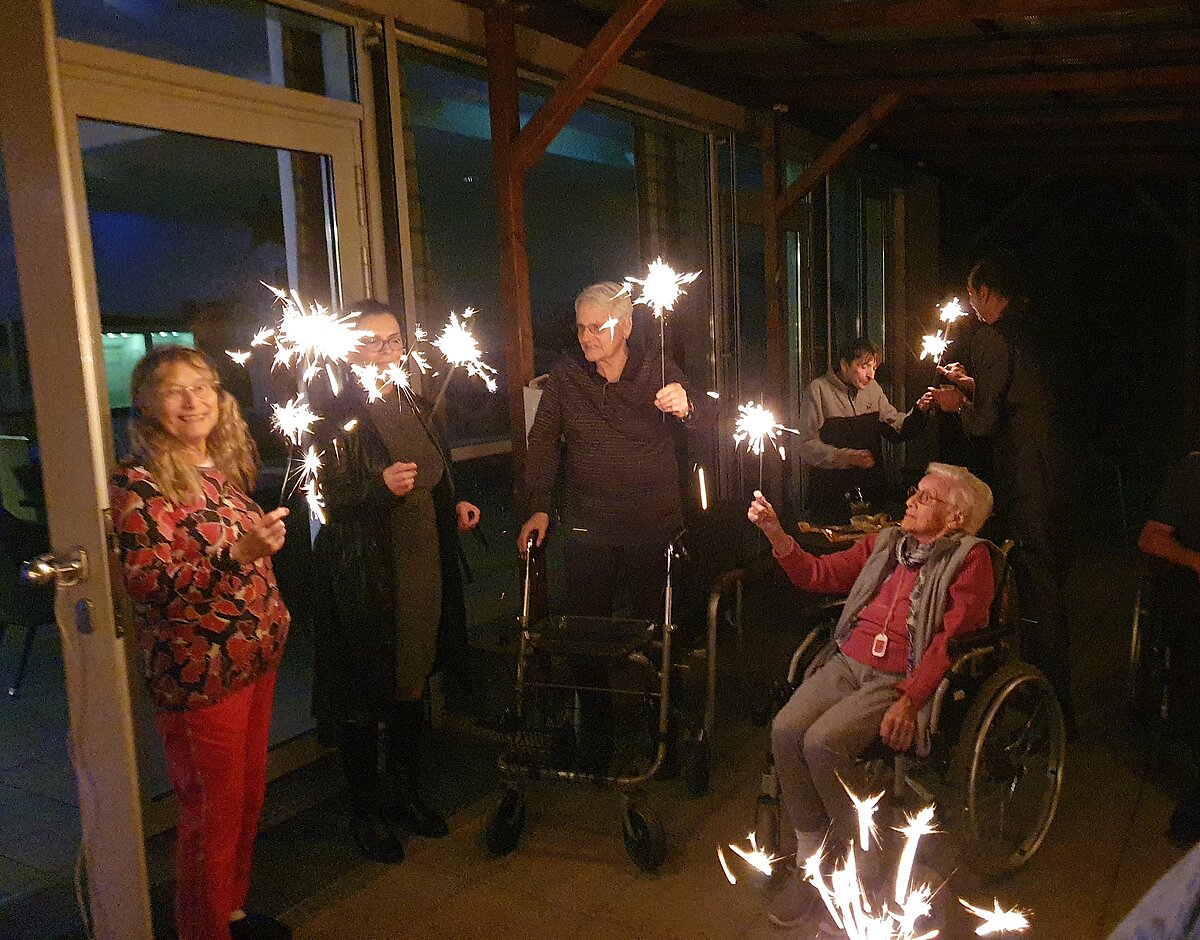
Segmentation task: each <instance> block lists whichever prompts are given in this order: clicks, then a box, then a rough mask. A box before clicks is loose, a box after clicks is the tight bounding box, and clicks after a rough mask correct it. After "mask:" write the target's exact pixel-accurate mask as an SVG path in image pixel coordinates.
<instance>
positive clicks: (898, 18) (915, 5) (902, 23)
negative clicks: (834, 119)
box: [662, 0, 1185, 40]
mask: <svg viewBox="0 0 1200 940" xmlns="http://www.w3.org/2000/svg"><path fill="white" fill-rule="evenodd" d="M1184 5H1185V4H1184V2H1183V0H892V2H886V3H877V2H872V0H844V2H843V0H832V2H829V0H827V2H818V3H812V4H806V5H805V6H803V7H802V8H800V9H795V10H792V11H789V12H787V13H751V12H741V13H708V14H703V15H690V16H679V17H675V18H673V19H671V20H669V21H668V22H666V23H665V24H662V25H663V27H664V31H665V33H666V34H667V35H668V36H669V37H670V38H671V39H674V40H685V39H695V38H699V37H704V36H713V35H720V36H768V35H773V34H783V33H801V34H803V33H827V32H833V31H835V30H855V29H912V28H929V27H938V26H951V25H967V24H970V25H974V24H975V23H976V21H994V22H1004V21H1014V20H1027V19H1030V18H1035V17H1042V16H1046V17H1064V16H1091V15H1097V14H1104V13H1120V12H1126V11H1131V10H1145V9H1158V8H1162V7H1181V8H1182V7H1184Z"/></svg>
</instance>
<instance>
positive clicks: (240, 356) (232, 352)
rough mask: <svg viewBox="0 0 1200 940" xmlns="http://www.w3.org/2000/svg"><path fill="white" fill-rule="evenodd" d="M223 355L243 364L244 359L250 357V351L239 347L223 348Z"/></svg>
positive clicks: (240, 364) (244, 362)
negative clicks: (244, 350)
mask: <svg viewBox="0 0 1200 940" xmlns="http://www.w3.org/2000/svg"><path fill="white" fill-rule="evenodd" d="M225 355H227V356H228V357H229V358H230V359H232V360H233V361H234V362H236V363H237V364H238V365H239V366H244V365H245V364H246V361H247V360H248V359H249V358H250V353H248V352H243V351H242V350H240V349H227V350H225Z"/></svg>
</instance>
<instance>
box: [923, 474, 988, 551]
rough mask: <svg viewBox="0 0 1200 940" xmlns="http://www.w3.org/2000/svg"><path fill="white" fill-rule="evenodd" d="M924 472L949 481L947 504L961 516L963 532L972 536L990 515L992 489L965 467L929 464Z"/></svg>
mask: <svg viewBox="0 0 1200 940" xmlns="http://www.w3.org/2000/svg"><path fill="white" fill-rule="evenodd" d="M925 472H926V473H927V474H930V475H932V476H938V477H945V478H946V479H947V480H949V481H950V498H949V502H950V505H952V506H953V507H954V508H955V509H957V510H958V511H959V512H961V513H962V515H963V530H964V531H965V532H966V533H967V534H968V535H974V534H975V533H976V532H978V531H979V530H980V529H982V528H983V524H984V523H985V522H987V518H988V516H990V515H991V514H992V488H991V487H990V486H988V485H987V484H986V483H984V482H983V480H981V479H979V477H977V476H975V474H973V473H972V472H971V471H970V470H968V469H967V468H966V467H957V466H955V465H954V464H950V463H931V464H930V465H929V466H928V467H926V468H925Z"/></svg>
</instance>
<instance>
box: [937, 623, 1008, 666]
mask: <svg viewBox="0 0 1200 940" xmlns="http://www.w3.org/2000/svg"><path fill="white" fill-rule="evenodd" d="M1012 637H1013V631H1012V629H1011V628H1010V627H984V628H983V629H982V630H973V631H971V632H970V633H964V634H961V635H959V636H956V637H953V638H952V639H951V640H950V642H949V643H947V644H946V653H947V655H948V656H949V657H950V659H951V660H952V661H953V660H955V659H957V658H958V657H959V656H962V655H964V654H965V653H971V652H974V651H975V650H978V649H982V648H984V647H986V646H995V645H996V644H998V643H1000V642H1002V641H1004V640H1010V639H1012Z"/></svg>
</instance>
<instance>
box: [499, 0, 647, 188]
mask: <svg viewBox="0 0 1200 940" xmlns="http://www.w3.org/2000/svg"><path fill="white" fill-rule="evenodd" d="M665 2H666V0H625V3H624V4H622V5H621V7H620V8H619V9H618V10H617V12H616V13H614V14H613V15H612V18H611V19H610V20H609V21H608V22H607V23H605V24H604V26H603V28H601V30H600V32H598V33H597V34H596V36H595V38H594V39H592V41H591V42H590V43H588V45H587V48H585V49H584V50H583V52H581V53H580V55H579V58H578V59H576V60H575V64H574V65H572V66H571V70H570V71H569V72H568V73H567V74H566V75H565V76H564V77H563V80H562V81H561V82H560V83H559V85H558V87H556V88H555V89H554V94H553V95H552V96H551V97H550V100H549V101H547V102H546V103H545V104H543V105H542V106H541V107H540V108H538V110H537V113H535V114H534V115H533V117H532V118H530V119H529V123H528V124H526V125H525V126H524V127H523V128H521V132H520V133H519V134H518V135H517V139H516V141H515V142H514V147H515V150H516V157H517V162H518V165H519V166H521V167H522V169H528V168H529V167H531V166H533V165H534V164H535V163H537V162H538V161H539V160H540V159H541V158H542V156H543V155H544V154H545V152H546V148H547V147H549V146H550V142H551V141H552V140H554V138H555V137H557V136H558V132H559V131H561V130H562V129H563V128H564V127H566V126H567V122H568V121H569V120H571V117H572V116H573V115H574V114H575V112H576V111H578V110H579V107H580V105H582V104H583V103H584V102H585V101H586V100H587V99H588V97H589V96H590V95H591V93H592V92H593V91H595V90H596V88H597V87H598V86H599V85H600V83H601V82H603V81H604V79H605V76H607V75H608V73H609V71H610V70H611V69H612V67H613V66H614V65H616V64H617V63H618V62H620V61H621V56H623V55H624V54H625V52H626V50H628V49H629V47H630V46H631V45H633V41H634V40H635V39H637V38H638V36H640V35H641V33H642V30H644V29H645V28H646V24H648V23H649V22H650V21H651V20H652V19H654V16H655V14H657V13H658V11H659V10H660V9H661V8H662V5H663V4H664V3H665Z"/></svg>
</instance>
